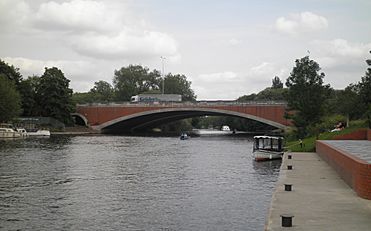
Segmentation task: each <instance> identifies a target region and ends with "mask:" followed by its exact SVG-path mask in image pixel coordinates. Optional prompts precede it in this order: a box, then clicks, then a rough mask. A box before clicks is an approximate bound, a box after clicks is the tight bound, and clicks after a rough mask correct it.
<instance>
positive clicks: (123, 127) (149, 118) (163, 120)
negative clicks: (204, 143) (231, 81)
mask: <svg viewBox="0 0 371 231" xmlns="http://www.w3.org/2000/svg"><path fill="white" fill-rule="evenodd" d="M201 116H232V117H238V118H244V119H251V120H255V121H259V122H262V123H265V124H268V125H271V126H273V127H277V128H280V129H285V128H286V126H285V125H282V124H280V123H277V122H274V121H271V120H267V119H263V118H260V117H256V116H253V115H248V114H244V113H238V112H232V111H225V110H216V109H208V110H205V109H200V110H194V109H181V110H179V109H162V110H158V111H151V112H144V113H139V114H135V115H131V116H124V117H121V118H118V119H115V120H113V121H110V122H107V123H105V124H102V125H100V126H97V127H96V129H99V130H100V131H101V132H102V133H110V134H120V133H136V132H143V131H145V130H148V129H151V128H156V127H158V126H159V125H163V124H167V123H170V122H174V121H177V120H182V119H186V118H193V117H201Z"/></svg>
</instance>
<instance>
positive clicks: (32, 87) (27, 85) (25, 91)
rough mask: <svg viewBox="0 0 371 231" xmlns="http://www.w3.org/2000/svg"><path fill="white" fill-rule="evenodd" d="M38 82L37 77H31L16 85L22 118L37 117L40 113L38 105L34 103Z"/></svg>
mask: <svg viewBox="0 0 371 231" xmlns="http://www.w3.org/2000/svg"><path fill="white" fill-rule="evenodd" d="M39 80H40V78H39V77H38V76H31V77H28V78H27V79H25V80H22V81H21V82H20V83H19V85H18V90H19V93H20V94H21V98H22V109H23V113H22V115H23V116H37V115H38V114H39V112H40V107H39V104H38V102H37V101H36V88H37V86H38V84H39Z"/></svg>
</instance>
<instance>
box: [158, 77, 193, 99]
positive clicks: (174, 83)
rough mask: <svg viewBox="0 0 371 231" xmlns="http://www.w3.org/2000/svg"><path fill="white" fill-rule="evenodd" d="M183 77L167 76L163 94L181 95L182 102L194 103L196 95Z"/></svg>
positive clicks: (189, 83)
mask: <svg viewBox="0 0 371 231" xmlns="http://www.w3.org/2000/svg"><path fill="white" fill-rule="evenodd" d="M191 84H192V83H191V82H190V81H188V80H187V77H186V76H185V75H179V74H178V75H172V74H168V75H167V76H166V77H165V84H164V85H165V91H164V92H165V94H178V95H182V101H195V100H196V95H195V93H194V91H193V90H192V88H191Z"/></svg>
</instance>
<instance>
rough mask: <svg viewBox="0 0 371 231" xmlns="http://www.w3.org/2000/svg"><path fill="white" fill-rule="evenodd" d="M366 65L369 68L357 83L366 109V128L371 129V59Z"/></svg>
mask: <svg viewBox="0 0 371 231" xmlns="http://www.w3.org/2000/svg"><path fill="white" fill-rule="evenodd" d="M370 53H371V51H370ZM366 63H367V64H368V66H369V67H368V68H367V71H366V74H365V76H363V77H362V79H361V82H360V83H359V88H360V90H359V94H360V97H361V100H362V102H363V104H364V107H365V108H366V117H367V121H368V126H369V128H371V59H368V60H366Z"/></svg>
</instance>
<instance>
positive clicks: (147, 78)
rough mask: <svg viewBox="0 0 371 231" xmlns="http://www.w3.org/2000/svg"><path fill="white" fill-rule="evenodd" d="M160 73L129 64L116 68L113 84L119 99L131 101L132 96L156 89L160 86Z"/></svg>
mask: <svg viewBox="0 0 371 231" xmlns="http://www.w3.org/2000/svg"><path fill="white" fill-rule="evenodd" d="M159 82H160V73H159V72H158V71H156V70H155V71H153V72H149V69H148V68H147V67H142V66H140V65H129V66H128V67H122V68H121V69H120V70H115V75H114V78H113V85H114V89H115V91H116V97H117V99H118V100H122V101H129V100H130V98H131V96H133V95H138V94H140V93H144V92H148V91H151V90H156V89H158V88H159V87H158V86H159Z"/></svg>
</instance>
